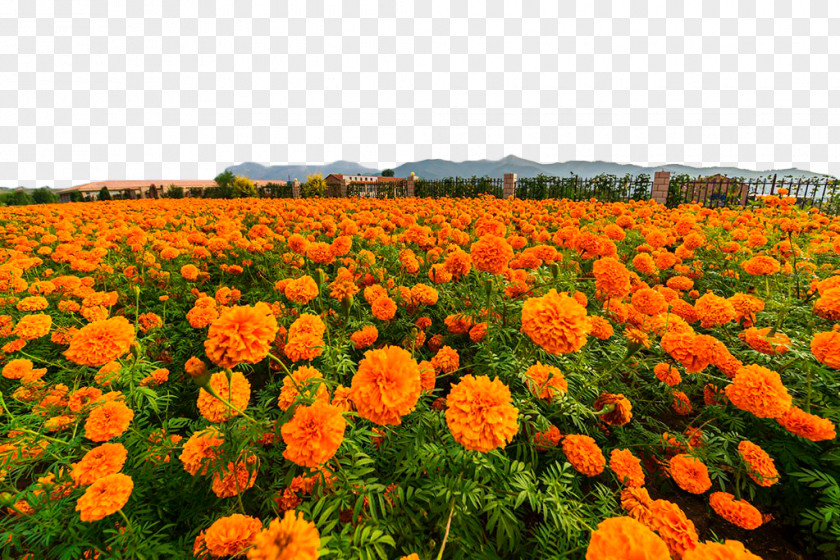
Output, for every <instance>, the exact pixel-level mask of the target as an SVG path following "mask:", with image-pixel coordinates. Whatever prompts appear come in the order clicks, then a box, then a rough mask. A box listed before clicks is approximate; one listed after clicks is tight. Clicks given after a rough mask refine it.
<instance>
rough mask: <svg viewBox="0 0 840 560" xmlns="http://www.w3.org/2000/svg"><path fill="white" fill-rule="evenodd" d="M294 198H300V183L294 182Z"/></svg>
mask: <svg viewBox="0 0 840 560" xmlns="http://www.w3.org/2000/svg"><path fill="white" fill-rule="evenodd" d="M292 198H300V181H298V180H297V179H295V180H294V181H292Z"/></svg>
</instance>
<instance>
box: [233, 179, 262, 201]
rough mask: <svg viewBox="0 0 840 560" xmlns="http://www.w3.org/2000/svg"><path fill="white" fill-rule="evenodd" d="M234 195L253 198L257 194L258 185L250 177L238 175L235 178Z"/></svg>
mask: <svg viewBox="0 0 840 560" xmlns="http://www.w3.org/2000/svg"><path fill="white" fill-rule="evenodd" d="M232 186H233V195H234V197H235V198H251V197H255V196H257V187H255V186H254V182H253V181H251V179H249V178H248V177H243V176H237V177H236V178H234V179H233V183H232Z"/></svg>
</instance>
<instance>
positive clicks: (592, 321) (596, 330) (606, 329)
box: [589, 315, 615, 340]
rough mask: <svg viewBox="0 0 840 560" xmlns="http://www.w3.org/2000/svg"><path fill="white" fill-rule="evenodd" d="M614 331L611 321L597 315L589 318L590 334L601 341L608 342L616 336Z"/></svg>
mask: <svg viewBox="0 0 840 560" xmlns="http://www.w3.org/2000/svg"><path fill="white" fill-rule="evenodd" d="M614 332H615V331H614V330H613V327H612V325H611V324H610V322H609V321H607V320H606V319H604V318H603V317H598V316H597V315H590V316H589V334H591V335H592V336H594V337H595V338H597V339H599V340H607V339H608V338H609V337H611V336H612V335H613V334H614Z"/></svg>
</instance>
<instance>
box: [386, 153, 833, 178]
mask: <svg viewBox="0 0 840 560" xmlns="http://www.w3.org/2000/svg"><path fill="white" fill-rule="evenodd" d="M412 171H413V172H414V174H415V175H417V176H418V177H424V178H426V179H442V178H444V177H472V176H473V175H477V176H479V177H482V176H484V175H489V176H490V177H501V176H502V175H503V174H504V173H516V174H517V175H518V176H519V177H535V176H537V175H539V174H540V173H543V174H545V175H552V176H568V175H578V176H579V177H594V176H595V175H600V174H602V173H609V174H611V175H625V174H627V173H630V174H631V175H638V174H640V173H648V174H650V175H652V174H653V173H654V172H656V171H670V172H671V173H672V174H682V173H685V174H688V175H691V176H697V175H702V176H708V175H716V174H718V173H720V174H721V175H728V176H730V177H744V178H753V177H766V176H768V175H773V174H774V173H775V174H778V175H779V176H780V177H784V176H786V175H793V176H794V177H821V176H822V174H820V173H813V172H811V171H806V170H802V169H795V168H789V169H774V170H767V171H753V170H750V169H741V168H738V167H692V166H689V165H679V164H667V165H659V166H642V165H632V164H622V163H611V162H608V161H566V162H557V163H538V162H535V161H530V160H527V159H523V158H520V157H517V156H507V157H505V158H503V159H500V160H495V161H494V160H487V159H480V160H473V161H459V162H453V161H447V160H441V159H426V160H422V161H417V162H413V163H404V164H402V165H400V166H398V167H395V168H394V174H395V175H396V176H398V177H405V176H406V175H408V174H410V173H411V172H412Z"/></svg>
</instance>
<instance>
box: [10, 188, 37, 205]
mask: <svg viewBox="0 0 840 560" xmlns="http://www.w3.org/2000/svg"><path fill="white" fill-rule="evenodd" d="M3 203H4V204H5V205H6V206H25V205H27V204H32V197H31V196H29V195H28V194H27V193H26V192H24V191H22V190H16V191H13V192H10V193H8V194H6V195H5V196H4V197H3Z"/></svg>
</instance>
